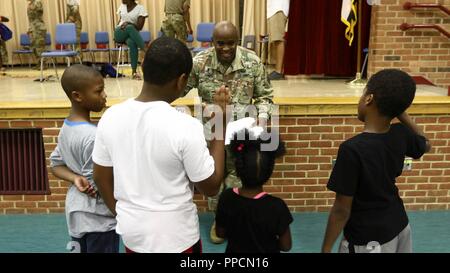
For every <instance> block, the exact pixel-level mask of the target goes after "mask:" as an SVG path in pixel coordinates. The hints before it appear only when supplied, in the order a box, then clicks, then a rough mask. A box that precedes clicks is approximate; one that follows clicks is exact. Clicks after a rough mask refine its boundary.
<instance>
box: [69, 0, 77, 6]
mask: <svg viewBox="0 0 450 273" xmlns="http://www.w3.org/2000/svg"><path fill="white" fill-rule="evenodd" d="M67 5H69V6H79V5H80V0H67Z"/></svg>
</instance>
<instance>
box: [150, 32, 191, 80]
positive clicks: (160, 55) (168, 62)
mask: <svg viewBox="0 0 450 273" xmlns="http://www.w3.org/2000/svg"><path fill="white" fill-rule="evenodd" d="M192 63H193V61H192V55H191V52H190V51H189V49H188V48H187V47H186V45H185V44H183V43H182V42H180V41H179V40H177V39H174V38H170V37H164V36H163V37H161V38H158V39H157V40H155V41H154V42H152V43H151V45H150V47H149V49H148V50H147V52H146V54H145V60H144V64H143V65H142V68H143V70H144V81H145V82H148V83H150V84H155V85H165V84H167V83H169V82H170V81H173V80H175V79H177V78H179V77H180V76H181V75H183V74H186V75H187V76H189V74H190V73H191V70H192Z"/></svg>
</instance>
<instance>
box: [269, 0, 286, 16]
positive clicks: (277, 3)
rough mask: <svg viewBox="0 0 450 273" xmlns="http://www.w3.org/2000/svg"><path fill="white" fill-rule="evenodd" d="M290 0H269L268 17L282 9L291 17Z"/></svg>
mask: <svg viewBox="0 0 450 273" xmlns="http://www.w3.org/2000/svg"><path fill="white" fill-rule="evenodd" d="M289 1H290V0H267V19H269V18H270V17H272V16H274V15H275V13H277V12H279V11H282V12H283V13H284V15H286V17H289Z"/></svg>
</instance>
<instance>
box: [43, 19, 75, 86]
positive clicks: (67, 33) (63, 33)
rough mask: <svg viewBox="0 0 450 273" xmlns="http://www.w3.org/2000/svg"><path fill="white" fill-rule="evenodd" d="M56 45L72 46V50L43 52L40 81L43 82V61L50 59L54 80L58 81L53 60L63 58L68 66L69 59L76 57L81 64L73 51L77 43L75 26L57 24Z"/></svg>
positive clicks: (71, 24)
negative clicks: (53, 70) (54, 75)
mask: <svg viewBox="0 0 450 273" xmlns="http://www.w3.org/2000/svg"><path fill="white" fill-rule="evenodd" d="M55 42H56V44H60V45H62V46H63V47H64V46H72V50H55V51H48V52H43V53H42V54H41V78H40V81H41V82H42V81H43V80H44V59H45V58H51V59H52V63H53V68H54V69H55V73H56V78H57V79H58V80H59V76H58V69H57V68H56V63H55V58H58V57H65V58H67V64H68V65H70V58H71V57H77V58H78V60H79V62H80V64H82V61H81V58H80V55H79V54H78V52H77V51H75V50H74V47H75V44H76V43H77V31H76V27H75V24H73V23H69V24H58V25H56V35H55Z"/></svg>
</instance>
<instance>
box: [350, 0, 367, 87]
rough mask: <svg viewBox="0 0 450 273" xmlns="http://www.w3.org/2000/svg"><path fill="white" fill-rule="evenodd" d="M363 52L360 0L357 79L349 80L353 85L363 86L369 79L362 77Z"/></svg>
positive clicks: (360, 5) (360, 3) (360, 1)
mask: <svg viewBox="0 0 450 273" xmlns="http://www.w3.org/2000/svg"><path fill="white" fill-rule="evenodd" d="M361 53H362V0H358V52H357V54H356V59H357V67H356V76H355V79H354V80H353V81H351V82H349V84H350V85H353V86H363V85H366V84H367V81H366V80H364V79H362V71H361Z"/></svg>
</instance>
